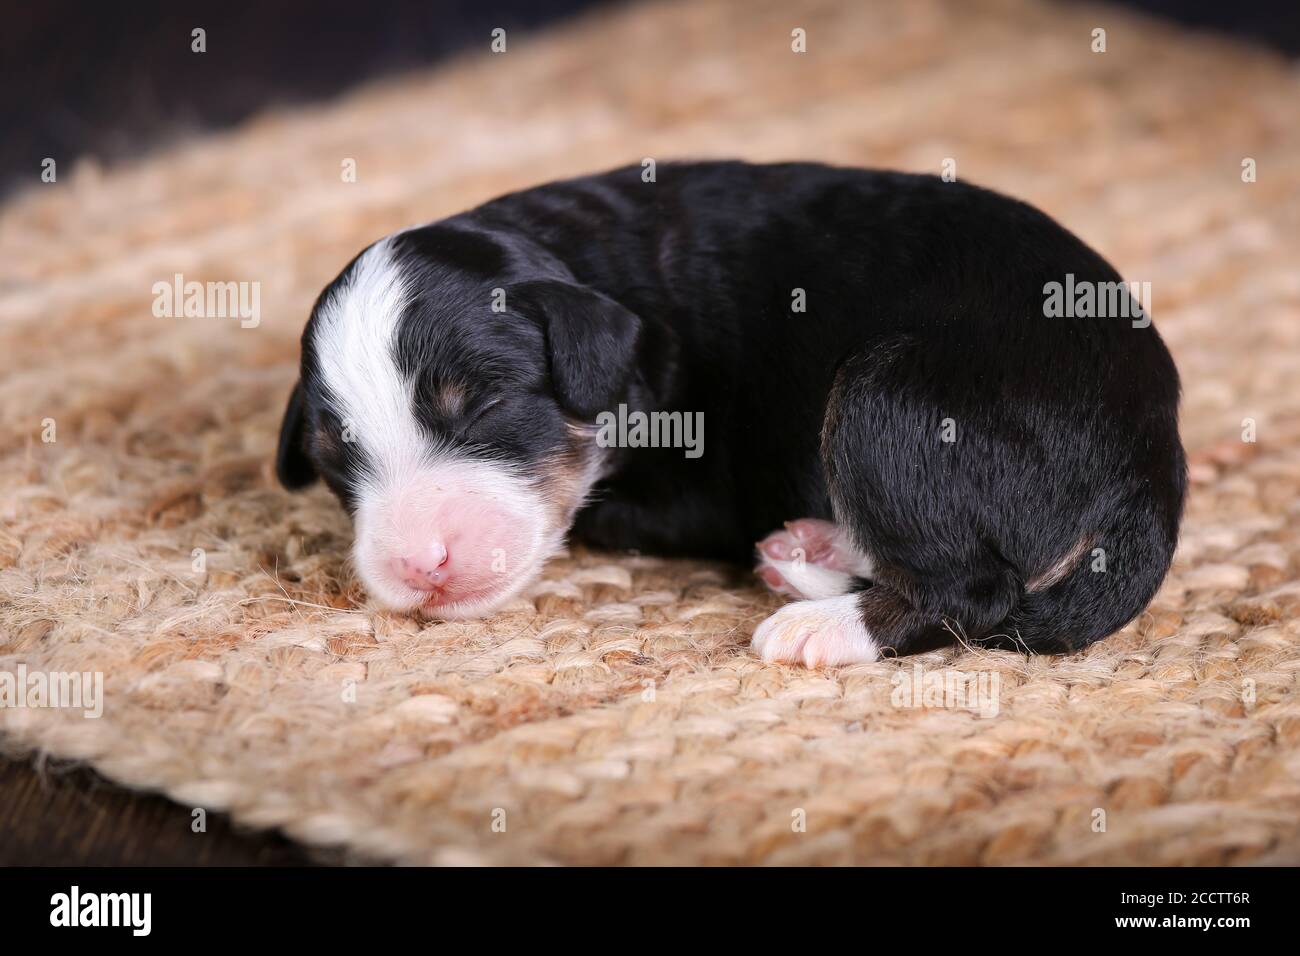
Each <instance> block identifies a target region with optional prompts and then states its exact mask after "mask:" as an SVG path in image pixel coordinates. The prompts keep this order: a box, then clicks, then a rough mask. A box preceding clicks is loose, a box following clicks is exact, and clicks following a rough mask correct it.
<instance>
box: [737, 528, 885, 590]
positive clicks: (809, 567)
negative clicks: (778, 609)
mask: <svg viewBox="0 0 1300 956" xmlns="http://www.w3.org/2000/svg"><path fill="white" fill-rule="evenodd" d="M869 570H870V564H869V562H868V561H867V560H866V559H865V558H864V557H863V556H862V555H861V554H859V553H858V552H857V551H856V550H855V549H854V548H853V545H852V544H851V543H850V542H849V540H848V538H847V536H845V535H844V534H843V533H842V532H841V531H840V529H839V527H838V526H837V525H835V524H833V523H832V522H830V521H821V520H820V519H817V518H800V519H799V520H798V521H789V522H786V525H785V528H784V529H783V530H781V531H774V532H773V533H772V534H770V535H768V536H767V537H766V538H764V539H763V540H762V541H760V542H759V543H758V567H757V568H756V569H755V572H756V573H757V574H758V576H759V577H760V578H762V580H763V583H764V584H766V585H767V586H768V587H769V588H771V589H772V590H773V591H775V592H776V593H777V594H784V595H786V596H788V597H794V598H811V599H814V600H816V599H818V598H827V597H833V596H835V595H837V594H845V593H847V592H848V590H849V588H850V587H852V584H853V578H854V576H855V575H858V576H862V577H866V576H867V575H868V572H869Z"/></svg>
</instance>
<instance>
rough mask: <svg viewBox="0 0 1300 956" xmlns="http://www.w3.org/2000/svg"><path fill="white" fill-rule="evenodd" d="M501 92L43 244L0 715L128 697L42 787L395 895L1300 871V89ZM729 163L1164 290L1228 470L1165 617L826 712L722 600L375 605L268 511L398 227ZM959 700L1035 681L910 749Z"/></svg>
mask: <svg viewBox="0 0 1300 956" xmlns="http://www.w3.org/2000/svg"><path fill="white" fill-rule="evenodd" d="M797 27H801V28H803V29H805V30H806V31H807V37H808V41H807V45H808V50H807V52H806V53H804V54H796V53H793V52H791V47H790V44H791V31H792V30H793V29H794V28H797ZM1098 27H1100V28H1104V29H1105V30H1106V31H1107V51H1106V52H1105V53H1094V52H1092V50H1091V46H1092V42H1093V41H1092V31H1093V30H1094V28H1098ZM487 46H488V39H487V38H485V42H484V52H483V53H482V54H481V55H475V56H470V57H465V58H462V59H460V60H457V61H454V62H452V63H450V64H449V65H447V66H445V67H442V68H439V69H437V70H436V71H431V72H428V73H419V74H413V75H408V76H405V77H402V78H399V79H397V80H392V81H388V82H385V83H383V84H379V85H376V86H371V87H368V88H365V89H362V90H360V91H359V92H357V93H355V94H352V95H349V96H348V97H346V98H344V99H342V100H340V101H338V102H337V103H334V104H330V105H326V106H320V107H313V108H300V109H293V110H291V111H286V112H278V113H272V114H269V115H266V116H264V117H262V118H259V119H257V120H256V121H253V122H250V123H247V124H245V125H244V126H242V127H240V128H239V129H237V130H235V131H234V132H231V133H229V134H222V135H210V136H205V137H204V138H202V139H200V140H191V141H188V142H185V143H181V144H179V145H177V146H175V147H174V148H171V149H169V150H167V151H165V152H163V153H160V154H156V155H155V156H153V157H152V158H147V159H145V160H142V161H140V162H138V163H136V164H134V165H132V166H129V167H126V168H122V169H120V170H114V171H111V172H105V171H103V170H98V169H96V168H95V167H94V166H93V165H90V164H83V165H81V166H79V167H78V168H76V169H75V170H68V171H66V174H65V172H64V171H62V170H61V171H60V178H59V182H58V183H56V184H48V185H39V184H38V185H34V186H33V187H32V188H31V189H30V190H28V191H27V192H25V193H23V194H21V195H19V196H18V197H16V198H14V199H13V200H12V201H11V202H10V203H9V204H8V205H7V207H6V208H5V209H4V210H3V213H2V216H0V269H3V273H2V274H0V316H2V317H3V319H2V322H0V354H2V355H3V356H4V360H5V368H6V373H5V375H4V377H3V384H2V385H0V410H2V413H3V414H2V418H0V434H2V435H3V441H0V462H2V464H0V509H3V510H2V514H3V525H2V529H0V670H7V671H11V672H15V671H16V668H17V667H18V665H20V664H22V665H25V666H26V667H27V669H28V670H29V671H37V670H39V671H45V672H65V671H78V672H81V671H99V672H102V673H103V674H104V681H105V703H104V712H103V716H102V717H101V718H99V719H85V718H84V717H83V716H82V715H81V712H80V711H71V710H67V709H62V710H55V709H36V708H32V707H26V708H17V707H9V708H2V709H0V733H2V734H3V740H4V745H5V747H6V749H7V750H9V751H10V752H12V753H25V752H33V751H35V752H41V753H46V754H51V755H57V756H60V757H68V758H75V759H80V760H84V761H86V762H88V763H89V764H91V765H93V766H94V767H95V768H96V769H98V770H99V771H100V772H102V773H103V774H105V775H107V776H108V777H110V778H112V779H114V780H116V781H119V782H121V783H123V784H125V785H128V786H132V787H139V788H148V789H154V790H158V791H161V792H163V793H165V794H168V795H169V796H170V797H172V798H173V799H175V800H176V801H179V802H180V803H182V804H185V805H188V806H192V807H196V808H198V807H203V808H207V809H210V810H223V811H228V812H229V813H230V814H232V815H233V817H234V818H235V819H236V820H237V821H238V822H240V823H242V824H246V825H250V826H254V827H279V828H282V829H283V830H284V831H285V832H287V833H288V834H289V835H291V836H293V837H295V838H297V839H299V840H301V841H305V842H308V843H312V844H321V845H341V846H343V847H345V848H346V849H347V850H348V851H349V852H350V853H353V854H355V855H356V856H357V857H358V858H362V859H386V860H397V861H404V862H410V863H480V862H481V863H548V862H549V863H569V864H596V863H618V864H657V863H707V864H724V863H798V864H804V863H848V862H856V863H909V864H922V863H930V864H973V863H982V864H1003V863H1027V862H1050V863H1065V864H1070V863H1078V864H1102V863H1138V864H1141V863H1151V864H1154V863H1186V864H1210V863H1239V862H1272V863H1283V862H1289V863H1297V862H1300V691H1298V687H1297V675H1298V674H1300V620H1298V614H1297V611H1298V609H1300V558H1298V557H1297V542H1300V506H1298V505H1297V501H1298V500H1300V267H1297V263H1300V122H1297V118H1298V117H1297V104H1300V79H1298V78H1297V74H1296V73H1295V72H1294V70H1293V69H1291V68H1289V67H1288V66H1287V65H1286V64H1285V63H1284V62H1283V61H1282V60H1280V59H1278V58H1276V57H1274V56H1272V55H1271V54H1268V53H1266V52H1263V51H1261V50H1257V49H1252V48H1247V47H1244V46H1237V45H1234V44H1232V43H1228V42H1226V41H1222V40H1217V39H1210V38H1206V37H1199V36H1196V35H1193V34H1189V33H1185V32H1182V31H1181V30H1179V29H1177V28H1175V27H1172V26H1169V25H1166V24H1161V23H1157V22H1155V21H1148V20H1144V19H1140V18H1136V17H1134V16H1132V15H1128V14H1125V13H1121V12H1118V11H1115V10H1111V9H1107V8H1089V7H1086V6H1076V5H1062V6H1057V7H1052V8H1048V7H1046V6H1042V5H1038V4H1035V3H1029V2H1010V0H1008V2H989V0H980V2H961V3H958V2H952V3H939V2H909V3H907V4H905V5H904V4H899V5H897V6H892V5H879V6H877V5H875V4H871V5H867V4H850V3H844V4H837V3H808V4H805V5H800V6H798V7H792V6H791V5H789V4H783V3H770V4H769V3H750V2H746V3H743V4H742V3H735V4H727V3H722V2H713V0H706V2H691V3H677V4H660V3H655V4H650V5H641V6H632V7H624V8H618V9H615V10H612V11H609V12H603V13H598V14H596V15H592V16H588V17H586V18H584V19H581V20H578V21H575V22H573V23H570V24H566V25H564V26H563V27H561V28H559V29H558V30H555V31H552V32H549V33H544V34H540V35H535V36H524V35H518V36H515V35H511V36H510V38H509V45H508V50H507V52H506V53H504V54H497V55H493V54H490V53H488V52H487ZM712 156H718V157H724V156H725V157H730V156H740V157H744V158H748V159H752V160H778V159H794V158H809V159H821V160H826V161H831V162H837V163H844V164H857V165H871V166H884V167H895V168H902V169H909V170H918V171H929V172H939V171H940V168H941V164H942V163H943V161H944V160H945V158H953V159H955V160H956V162H957V174H958V176H959V177H960V178H963V179H968V180H970V181H973V182H978V183H981V184H984V185H988V186H991V187H993V188H997V189H1000V190H1002V191H1005V192H1008V193H1011V194H1013V195H1016V196H1018V197H1021V198H1024V199H1026V200H1028V201H1030V202H1032V203H1034V204H1036V205H1038V206H1040V207H1041V208H1043V209H1044V210H1046V211H1047V212H1049V213H1050V214H1052V215H1054V216H1056V217H1057V218H1058V219H1060V220H1061V221H1062V222H1064V223H1065V224H1067V226H1068V227H1070V228H1071V229H1072V230H1074V231H1075V232H1077V233H1078V234H1079V235H1081V236H1082V237H1083V238H1084V239H1085V241H1087V242H1089V243H1090V244H1091V245H1093V246H1094V247H1095V248H1097V249H1098V250H1099V251H1101V252H1102V254H1103V255H1105V256H1107V257H1108V258H1109V259H1110V260H1111V261H1112V262H1113V263H1114V264H1115V265H1116V266H1117V267H1118V268H1119V269H1120V271H1121V272H1123V273H1124V274H1125V276H1126V278H1128V279H1131V280H1137V281H1149V282H1150V283H1151V285H1152V298H1153V313H1154V315H1155V319H1156V323H1157V325H1158V326H1159V328H1160V330H1161V333H1162V334H1163V335H1164V337H1165V339H1166V341H1167V342H1168V343H1169V345H1170V348H1171V350H1172V351H1173V353H1174V356H1175V358H1176V360H1177V362H1178V365H1179V367H1180V370H1181V373H1182V376H1183V381H1184V385H1185V400H1184V406H1183V418H1184V424H1183V436H1184V440H1185V443H1186V445H1187V448H1188V451H1189V454H1190V456H1191V458H1192V462H1193V464H1192V491H1191V496H1190V501H1189V505H1188V513H1187V519H1186V524H1185V527H1184V531H1183V537H1182V542H1181V545H1180V549H1179V552H1178V557H1177V561H1176V564H1175V567H1174V570H1173V572H1172V574H1171V575H1170V577H1169V579H1168V582H1167V583H1166V585H1165V586H1164V588H1163V589H1162V591H1161V592H1160V594H1159V595H1158V597H1157V598H1156V600H1155V602H1154V604H1153V605H1152V607H1151V608H1150V610H1149V611H1148V612H1147V613H1145V614H1143V615H1142V616H1141V617H1140V619H1139V620H1137V621H1136V622H1134V623H1133V624H1132V625H1130V626H1129V627H1127V628H1126V629H1125V630H1124V631H1123V632H1121V633H1119V634H1118V635H1116V636H1114V637H1113V638H1111V639H1109V640H1107V641H1105V642H1103V643H1100V644H1098V645H1096V646H1094V647H1092V648H1090V649H1089V650H1088V651H1086V652H1085V653H1082V654H1079V655H1077V656H1073V657H1068V658H1054V657H1037V658H1031V657H1024V656H1020V655H1017V654H1013V653H1004V652H997V653H993V652H966V651H960V652H958V651H951V652H943V653H933V654H928V655H924V656H922V657H919V658H916V659H907V660H902V661H881V662H877V663H874V664H870V665H864V666H856V667H851V668H843V669H826V670H822V671H815V672H809V671H807V670H803V669H800V668H796V667H784V666H767V665H764V664H762V663H761V662H759V661H758V660H756V659H755V658H754V657H753V656H752V655H751V653H750V652H749V650H748V647H747V645H748V640H749V635H750V633H751V631H752V629H753V628H754V626H755V625H756V624H757V623H758V622H759V621H760V620H762V618H763V617H764V616H765V615H766V614H768V613H770V612H771V611H772V610H773V609H774V608H775V607H776V606H778V604H779V601H778V599H777V598H775V597H773V596H770V595H768V594H766V593H765V592H764V591H762V590H761V589H759V588H758V587H756V586H755V585H754V582H753V579H752V577H751V576H749V575H748V574H747V573H746V572H745V571H743V570H733V569H728V568H722V567H717V566H712V565H706V564H694V563H683V562H670V561H663V560H655V559H651V558H647V557H635V556H618V555H609V554H597V553H585V552H580V551H578V552H575V553H573V554H571V555H569V556H568V557H565V558H562V559H560V560H557V561H556V562H555V563H554V564H553V565H552V566H551V567H550V568H549V570H548V571H547V573H546V575H545V578H544V580H542V581H541V583H540V584H539V586H538V587H537V588H536V589H535V591H534V592H533V593H532V594H531V595H529V596H528V597H527V598H525V599H522V600H519V601H517V602H516V603H515V604H514V605H513V606H511V607H509V608H508V609H507V610H506V611H504V612H503V613H501V614H499V615H498V616H496V617H494V618H493V619H491V620H486V621H479V622H467V623H451V624H448V623H420V622H417V621H415V620H413V619H411V618H407V617H403V616H400V615H392V614H387V613H383V612H379V611H377V610H374V609H373V608H370V607H368V606H367V605H366V603H365V597H364V594H363V593H362V592H361V590H360V588H359V587H358V585H357V584H356V582H355V581H354V579H353V577H352V576H351V572H350V570H349V568H348V566H347V562H346V554H347V550H348V547H349V544H350V541H351V533H350V527H349V524H348V521H347V519H346V517H345V516H344V514H343V513H342V511H341V510H340V509H339V507H338V506H337V505H336V503H335V501H334V500H333V498H332V497H331V496H330V495H329V494H328V493H327V492H326V491H324V490H323V489H320V488H317V489H314V490H312V491H310V492H308V493H306V494H302V495H290V494H287V493H285V492H283V491H281V490H280V489H279V488H278V487H277V485H276V484H275V482H274V480H273V477H272V475H271V469H270V463H271V458H272V456H273V451H274V444H275V439H276V434H277V429H278V425H279V419H280V414H281V411H282V409H283V405H284V401H285V398H286V396H287V394H288V391H289V387H290V386H291V384H292V382H293V380H294V377H295V373H296V361H297V337H298V335H299V333H300V331H301V328H302V325H303V322H304V321H305V319H306V317H307V314H308V311H309V309H310V307H311V304H312V302H313V300H314V298H315V296H316V294H317V293H318V292H319V291H320V289H321V288H322V287H323V285H324V284H325V283H326V282H327V281H328V280H330V279H331V278H332V277H333V276H334V275H335V274H336V273H337V271H338V270H339V269H340V268H341V267H342V265H343V264H345V263H346V262H347V261H348V260H349V259H350V258H351V256H352V255H354V254H355V253H356V252H357V251H358V250H359V249H360V248H362V246H363V245H365V244H366V243H368V242H370V241H371V240H373V239H374V238H376V237H378V236H380V235H382V234H384V233H387V232H389V231H391V230H393V229H395V228H399V227H402V226H405V225H408V224H412V223H416V222H421V221H427V220H430V219H433V218H437V217H440V216H443V215H447V214H450V213H452V212H455V211H458V210H460V209H462V208H466V207H468V206H471V205H474V204H477V203H478V202H481V201H483V200H486V199H488V198H490V197H492V196H494V195H496V194H499V193H501V192H503V191H506V190H509V189H513V188H521V187H526V186H529V185H533V184H536V183H539V182H543V181H546V180H549V179H552V178H556V177H560V176H566V175H574V174H579V173H583V172H588V171H593V170H598V169H601V168H606V167H609V166H613V165H617V164H621V163H624V162H639V161H640V160H641V159H642V158H643V157H656V158H660V159H668V158H690V157H712ZM349 158H350V159H354V160H355V161H356V164H357V181H356V182H352V183H348V182H343V181H342V177H341V175H340V170H341V165H342V164H343V162H344V160H346V159H349ZM1246 158H1252V159H1254V160H1255V162H1256V168H1257V181H1255V182H1243V178H1242V162H1243V160H1244V159H1246ZM176 273H182V274H183V275H184V277H185V278H186V280H197V281H203V282H206V281H257V282H260V283H261V312H262V315H261V322H260V324H259V325H258V326H257V327H256V328H241V327H240V325H239V322H238V320H233V319H216V318H158V317H155V316H154V315H153V312H152V303H153V292H152V291H151V290H152V286H153V284H154V283H155V282H158V281H170V280H171V278H172V276H173V275H174V274H176ZM46 419H53V421H54V423H55V426H56V429H57V430H56V440H55V441H53V442H46V441H43V440H42V432H43V429H44V424H43V423H45V420H46ZM1247 420H1249V422H1247ZM1251 429H1253V431H1254V434H1253V436H1251V437H1254V438H1255V440H1254V441H1244V440H1243V435H1244V434H1246V433H1247V431H1248V430H1251ZM790 517H791V518H794V517H797V516H795V515H791V516H790ZM195 549H202V550H201V554H200V555H199V556H198V558H196V556H195ZM917 662H919V663H920V665H921V667H922V668H923V672H922V673H923V675H924V676H925V677H926V678H927V679H928V678H931V677H933V676H934V675H939V676H940V678H942V677H943V676H944V675H958V674H971V673H979V674H983V675H985V676H986V677H990V676H992V675H996V678H997V680H998V682H999V686H1000V692H999V693H998V695H997V711H998V712H997V714H996V716H991V717H986V716H981V715H980V714H979V713H978V712H975V711H972V710H971V709H968V708H965V707H961V706H944V705H945V704H946V703H947V704H950V703H951V701H949V700H947V699H936V700H931V701H929V703H927V702H926V701H924V700H922V701H920V703H921V704H922V706H915V707H913V706H898V705H897V704H898V701H897V700H896V695H895V694H894V691H895V687H896V684H897V681H898V680H899V679H902V678H907V679H911V676H912V675H914V673H915V672H914V671H913V668H914V665H915V664H916V663H917ZM195 839H196V840H201V839H203V836H202V835H201V834H196V835H195Z"/></svg>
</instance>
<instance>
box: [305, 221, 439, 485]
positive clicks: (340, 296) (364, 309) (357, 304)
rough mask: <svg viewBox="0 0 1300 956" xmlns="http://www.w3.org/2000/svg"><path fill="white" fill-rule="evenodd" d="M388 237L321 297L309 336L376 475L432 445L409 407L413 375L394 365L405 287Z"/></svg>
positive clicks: (395, 474) (337, 405) (418, 457)
mask: <svg viewBox="0 0 1300 956" xmlns="http://www.w3.org/2000/svg"><path fill="white" fill-rule="evenodd" d="M390 244H391V240H390V239H383V240H381V241H380V242H377V243H375V244H374V245H373V246H371V247H370V248H369V249H367V250H366V251H365V252H364V253H362V255H361V257H360V258H359V259H358V260H357V262H356V264H355V265H354V266H353V267H352V271H351V273H350V274H349V276H348V280H347V284H346V285H344V286H343V287H341V288H339V289H336V290H335V291H334V293H333V294H332V295H331V296H330V298H329V299H328V300H326V301H325V302H323V303H322V304H321V307H320V309H319V310H318V312H317V331H316V342H315V345H316V355H317V359H318V361H319V363H320V371H321V376H322V377H323V378H324V380H325V386H326V389H327V390H328V393H329V394H328V398H329V401H330V403H331V405H332V406H333V408H334V411H335V413H336V414H338V416H339V417H340V418H341V419H343V426H344V428H345V429H347V430H348V431H349V432H350V435H351V438H352V440H353V441H355V442H357V443H358V444H359V445H360V446H361V449H362V451H364V452H365V453H366V457H367V458H368V459H369V460H370V462H371V463H372V464H373V466H374V469H375V472H376V474H375V477H376V478H377V479H379V480H380V481H385V480H388V481H391V480H395V479H397V478H399V477H401V476H402V475H403V474H404V473H405V472H407V471H408V470H409V469H411V468H412V467H417V466H418V465H420V464H421V463H422V462H424V461H425V460H426V459H427V458H428V454H427V453H428V452H429V451H431V449H430V448H429V439H428V436H427V435H425V434H424V432H423V431H422V430H421V429H420V426H419V424H418V423H417V422H416V420H415V415H414V414H413V413H412V411H411V394H412V392H411V382H410V381H409V379H407V378H406V376H404V375H403V374H402V371H401V369H400V368H399V367H398V365H397V359H396V353H397V330H398V326H399V325H400V323H401V320H402V314H403V312H404V311H405V309H406V306H407V303H408V302H409V301H410V296H411V289H410V285H409V281H408V279H407V276H406V273H405V272H404V271H403V270H402V269H401V268H399V267H398V265H397V264H396V263H395V262H394V261H393V258H392V251H391V245H390Z"/></svg>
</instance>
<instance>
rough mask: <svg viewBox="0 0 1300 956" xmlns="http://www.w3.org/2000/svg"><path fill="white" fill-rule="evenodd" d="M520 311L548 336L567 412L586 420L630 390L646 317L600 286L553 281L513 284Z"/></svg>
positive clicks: (513, 301)
mask: <svg viewBox="0 0 1300 956" xmlns="http://www.w3.org/2000/svg"><path fill="white" fill-rule="evenodd" d="M507 295H508V301H509V304H510V306H511V308H513V309H514V310H516V311H518V312H520V313H522V314H524V315H526V316H528V317H529V318H531V319H533V320H534V321H535V322H537V323H539V324H540V326H541V327H542V329H543V331H544V332H545V334H546V351H547V355H548V357H549V358H550V366H551V380H552V381H553V382H554V383H555V390H556V393H557V394H556V397H557V398H558V399H559V400H560V404H561V405H562V406H563V407H564V408H565V410H567V411H569V412H571V413H572V414H574V415H576V416H577V417H578V418H580V419H582V420H583V421H589V420H591V419H594V418H595V417H596V415H597V413H598V412H601V411H606V410H608V409H610V408H611V407H612V406H613V405H614V404H615V403H616V402H617V401H618V399H619V398H620V397H622V396H623V395H624V394H626V391H627V386H628V383H629V382H630V380H631V378H632V372H633V367H634V361H635V354H636V350H637V347H638V344H639V339H640V336H641V330H642V326H641V320H640V319H639V318H638V317H637V316H636V315H635V314H634V313H632V312H630V311H629V310H627V309H625V308H624V307H623V306H621V305H619V304H618V303H617V302H615V301H614V300H613V299H610V298H607V297H605V296H603V295H601V294H600V293H599V292H597V291H595V290H594V289H589V288H586V287H585V286H579V285H572V284H570V283H568V282H560V281H557V280H553V279H536V280H533V281H530V282H521V283H519V284H517V285H515V286H513V287H512V288H511V290H510V291H509V293H508V294H507Z"/></svg>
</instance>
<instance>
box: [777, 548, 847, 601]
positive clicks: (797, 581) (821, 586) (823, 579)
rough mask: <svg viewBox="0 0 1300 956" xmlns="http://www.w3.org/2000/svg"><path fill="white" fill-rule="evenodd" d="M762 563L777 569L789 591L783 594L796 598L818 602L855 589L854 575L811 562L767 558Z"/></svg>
mask: <svg viewBox="0 0 1300 956" xmlns="http://www.w3.org/2000/svg"><path fill="white" fill-rule="evenodd" d="M762 563H763V564H765V565H767V566H769V567H772V568H775V569H776V570H777V572H778V573H779V574H780V575H781V577H782V578H783V579H784V580H785V583H786V586H787V587H788V588H789V591H782V593H792V594H793V595H794V596H796V597H803V598H807V599H809V600H813V601H817V600H820V599H822V598H828V597H835V596H836V595H838V594H847V593H848V592H849V590H850V589H851V588H852V587H853V575H851V574H847V573H845V572H844V571H836V570H835V569H833V568H825V567H822V566H821V565H820V564H813V563H812V562H811V561H778V560H777V559H776V558H766V557H765V558H764V559H763V561H762Z"/></svg>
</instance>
